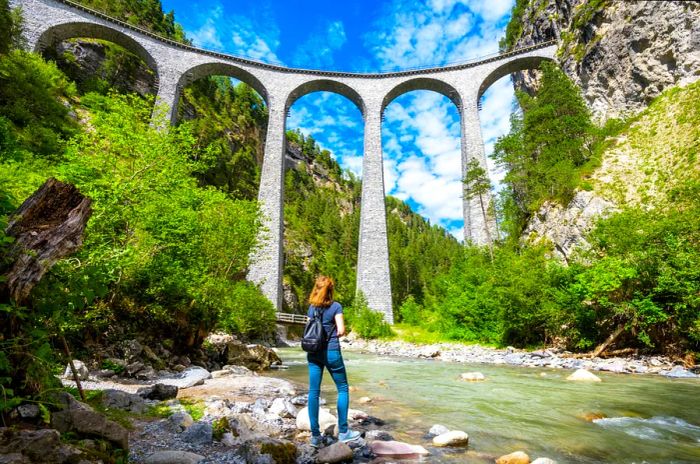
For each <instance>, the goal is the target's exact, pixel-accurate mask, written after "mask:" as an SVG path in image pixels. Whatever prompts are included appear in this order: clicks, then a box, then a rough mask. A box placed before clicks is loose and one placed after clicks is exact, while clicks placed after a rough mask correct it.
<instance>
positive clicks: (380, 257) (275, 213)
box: [10, 0, 556, 323]
mask: <svg viewBox="0 0 700 464" xmlns="http://www.w3.org/2000/svg"><path fill="white" fill-rule="evenodd" d="M10 5H11V6H13V7H16V6H19V7H21V8H22V10H23V16H24V19H25V29H24V34H25V39H26V41H27V44H28V47H29V48H30V49H31V50H34V51H39V52H41V51H42V50H44V49H46V48H47V47H51V46H53V45H54V44H56V43H58V42H60V41H63V40H66V39H70V38H78V37H84V38H93V39H102V40H107V41H110V42H113V43H116V44H118V45H121V46H122V47H124V48H126V49H127V50H129V51H131V52H132V53H134V54H136V55H138V56H139V57H141V58H142V59H143V60H144V62H145V63H146V64H147V65H148V66H150V67H151V69H152V70H153V71H154V72H155V74H156V76H157V82H158V95H157V110H156V111H155V112H154V117H155V118H161V119H158V121H163V119H162V118H164V120H165V121H169V122H170V123H174V122H175V118H176V114H177V105H178V99H179V97H180V93H181V92H182V89H183V88H184V87H185V86H187V85H188V84H189V83H191V82H193V81H195V80H197V79H200V78H202V77H205V76H210V75H225V76H230V77H233V78H236V79H238V80H240V81H242V82H245V83H246V84H248V85H250V86H251V87H253V88H254V89H255V90H256V91H257V92H258V93H259V94H260V96H261V97H262V98H263V99H264V100H265V103H266V104H267V108H268V111H269V122H268V129H267V139H266V141H265V156H264V161H263V166H262V174H261V181H260V190H259V200H260V204H261V209H262V211H263V214H264V218H265V219H264V224H265V228H264V231H263V232H262V236H261V240H260V246H259V248H258V250H257V252H256V253H255V256H253V257H252V259H251V266H250V271H249V275H248V278H249V280H251V281H253V282H256V283H258V284H259V285H260V287H261V289H262V291H263V293H264V294H265V295H266V296H267V297H268V298H269V299H270V300H271V301H272V302H273V304H274V305H275V306H276V307H277V309H278V310H279V309H281V302H282V284H281V283H282V260H283V249H282V246H283V217H282V214H283V198H284V161H285V122H286V116H287V111H288V109H289V108H290V107H291V105H292V104H294V102H295V101H296V100H297V99H299V98H300V97H302V96H304V95H306V94H309V93H312V92H317V91H328V92H335V93H338V94H340V95H343V96H345V97H346V98H348V99H349V100H350V101H352V102H353V103H354V104H355V105H357V107H358V108H359V110H360V112H361V114H362V117H363V120H364V158H363V165H362V199H361V212H360V237H359V253H358V261H357V289H358V290H359V291H362V292H363V293H364V294H365V296H366V298H367V302H368V304H369V306H370V307H371V308H373V309H374V310H377V311H380V312H382V313H384V316H385V319H386V320H387V321H388V322H389V323H393V315H392V303H391V286H390V278H389V250H388V244H387V232H386V212H385V206H384V175H383V160H382V138H381V125H382V113H383V111H384V109H385V108H386V106H387V105H388V104H389V103H390V102H391V101H392V100H393V99H395V98H396V97H398V96H400V95H402V94H404V93H406V92H410V91H413V90H432V91H435V92H439V93H441V94H442V95H445V96H446V97H448V98H449V99H450V100H452V102H454V104H455V105H456V106H457V108H458V111H459V114H460V118H461V134H462V135H461V147H462V163H461V164H462V165H461V168H462V172H463V173H464V170H465V167H466V164H467V162H468V161H469V160H471V159H472V158H476V159H477V160H478V161H479V162H480V163H481V164H482V166H485V163H486V159H485V155H484V147H483V140H482V136H481V126H480V123H479V109H478V102H479V99H480V98H481V96H482V94H483V93H484V92H485V91H486V89H487V88H488V87H489V86H490V85H491V84H493V83H494V82H495V81H496V80H498V79H500V78H501V77H503V76H506V75H508V74H511V73H513V72H517V71H521V70H525V69H532V68H536V67H538V66H539V64H540V62H541V61H543V60H553V59H554V53H555V50H556V44H554V43H552V42H547V43H543V44H539V45H536V46H533V47H528V48H526V49H520V50H517V51H514V52H510V53H505V54H500V55H494V56H492V57H489V58H487V59H482V60H479V61H474V62H468V63H464V64H459V65H453V66H445V67H439V68H431V69H419V70H408V71H401V72H391V73H380V74H363V73H350V72H329V71H314V70H307V69H293V68H286V67H283V66H276V65H271V64H265V63H260V62H256V61H251V60H247V59H243V58H238V57H235V56H231V55H227V54H223V53H217V52H212V51H208V50H203V49H199V48H195V47H192V46H188V45H183V44H180V43H177V42H174V41H172V40H169V39H165V38H163V37H160V36H158V35H156V34H154V33H151V32H149V31H146V30H143V29H140V28H137V27H134V26H131V25H129V24H127V23H124V22H122V21H119V20H116V19H114V18H111V17H108V16H106V15H104V14H102V13H100V12H97V11H94V10H91V9H88V8H85V7H83V6H81V5H79V4H76V3H73V2H70V1H68V0H10ZM161 124H163V122H161ZM465 188H466V187H465ZM462 202H463V211H464V236H465V239H466V240H471V241H472V242H474V243H476V244H484V243H485V242H486V240H487V234H486V228H487V227H489V228H492V229H493V228H494V227H495V225H494V224H493V223H488V224H485V221H484V219H483V217H482V214H481V211H480V208H479V206H478V200H476V201H474V200H472V201H469V200H467V199H466V197H465V198H464V199H463V200H462ZM488 222H490V221H488Z"/></svg>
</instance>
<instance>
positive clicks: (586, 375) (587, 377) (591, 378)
mask: <svg viewBox="0 0 700 464" xmlns="http://www.w3.org/2000/svg"><path fill="white" fill-rule="evenodd" d="M566 380H575V381H579V382H602V380H600V377H598V376H597V375H595V374H593V373H592V372H589V371H587V370H586V369H577V370H576V372H574V373H573V374H571V375H570V376H568V377H567V378H566Z"/></svg>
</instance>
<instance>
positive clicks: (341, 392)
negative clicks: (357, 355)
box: [306, 350, 350, 436]
mask: <svg viewBox="0 0 700 464" xmlns="http://www.w3.org/2000/svg"><path fill="white" fill-rule="evenodd" d="M306 359H307V360H308V362H309V422H310V423H311V434H312V435H314V436H320V435H321V430H320V427H319V425H318V406H319V398H320V396H321V380H322V379H323V368H324V367H325V368H326V369H328V372H330V374H331V377H333V381H334V382H335V388H337V389H338V432H339V433H345V432H347V431H348V406H349V404H350V396H349V395H348V376H347V374H346V373H345V363H344V362H343V355H342V354H341V353H340V350H323V351H321V352H319V353H308V354H307V355H306Z"/></svg>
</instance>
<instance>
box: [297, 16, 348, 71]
mask: <svg viewBox="0 0 700 464" xmlns="http://www.w3.org/2000/svg"><path fill="white" fill-rule="evenodd" d="M345 42H347V36H346V35H345V26H344V25H343V22H342V21H330V22H328V23H326V25H325V27H324V28H323V29H322V30H321V31H317V32H314V33H312V34H311V35H310V36H309V38H308V39H306V41H305V42H303V43H302V44H301V45H300V46H299V47H298V48H297V49H296V51H295V52H294V55H293V57H292V64H294V65H296V66H300V67H315V68H328V67H331V66H332V65H333V62H334V59H333V53H335V52H336V51H337V50H339V49H340V48H342V46H343V45H345Z"/></svg>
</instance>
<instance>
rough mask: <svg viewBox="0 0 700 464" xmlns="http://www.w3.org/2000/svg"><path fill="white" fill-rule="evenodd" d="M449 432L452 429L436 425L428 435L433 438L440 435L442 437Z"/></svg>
mask: <svg viewBox="0 0 700 464" xmlns="http://www.w3.org/2000/svg"><path fill="white" fill-rule="evenodd" d="M449 431H450V429H448V428H447V427H445V426H444V425H440V424H435V425H433V426H432V427H430V430H429V431H428V434H430V435H432V436H438V435H442V434H443V433H447V432H449Z"/></svg>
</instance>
